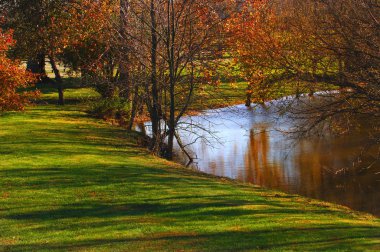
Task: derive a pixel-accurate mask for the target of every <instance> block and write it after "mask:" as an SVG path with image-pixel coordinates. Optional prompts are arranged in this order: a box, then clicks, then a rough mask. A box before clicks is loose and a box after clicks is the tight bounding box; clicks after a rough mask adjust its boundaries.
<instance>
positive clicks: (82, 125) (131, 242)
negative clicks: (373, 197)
mask: <svg viewBox="0 0 380 252" xmlns="http://www.w3.org/2000/svg"><path fill="white" fill-rule="evenodd" d="M141 141H142V139H141V136H139V135H138V134H137V133H131V132H127V131H125V130H123V129H121V128H117V127H112V126H110V125H107V124H106V123H103V122H100V121H97V120H94V119H90V118H88V117H87V115H86V114H85V113H84V112H82V111H80V110H78V109H77V107H76V106H66V107H64V108H61V107H56V106H53V105H47V106H36V107H34V108H31V109H30V110H28V111H27V112H22V113H7V114H5V115H3V116H1V117H0V251H182V250H185V251H241V250H244V251H246V250H258V249H264V250H274V251H283V250H298V251H310V250H313V251H316V250H350V251H351V250H378V249H380V221H379V219H376V218H374V217H372V216H370V215H366V214H360V213H356V212H353V211H351V210H349V209H347V208H344V207H340V206H337V205H333V204H329V203H321V202H319V201H316V200H310V199H306V198H303V197H298V196H294V195H287V194H284V193H279V192H274V191H268V190H265V189H261V188H257V187H253V186H247V185H242V184H239V183H237V182H232V181H230V180H227V179H218V178H214V177H212V176H207V175H202V174H198V173H195V172H192V171H190V170H187V169H185V168H183V167H181V166H180V165H176V164H173V163H170V162H168V161H164V160H161V159H159V158H156V157H153V156H152V155H150V154H149V153H148V152H147V151H146V150H145V149H143V148H141V147H139V146H140V145H139V144H140V142H141Z"/></svg>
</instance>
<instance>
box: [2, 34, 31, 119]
mask: <svg viewBox="0 0 380 252" xmlns="http://www.w3.org/2000/svg"><path fill="white" fill-rule="evenodd" d="M14 43H15V41H14V40H13V38H12V33H11V32H6V33H4V32H3V31H2V30H0V112H3V111H9V110H23V109H24V107H25V105H27V104H28V103H29V101H30V99H31V98H34V97H36V95H38V93H37V92H27V91H19V90H20V89H21V88H26V87H28V86H30V84H31V83H32V82H33V81H34V80H35V76H34V75H32V74H31V73H29V72H27V71H26V70H24V69H22V68H20V62H19V61H16V60H12V59H9V58H8V57H7V52H8V50H9V48H10V47H11V46H12V45H14Z"/></svg>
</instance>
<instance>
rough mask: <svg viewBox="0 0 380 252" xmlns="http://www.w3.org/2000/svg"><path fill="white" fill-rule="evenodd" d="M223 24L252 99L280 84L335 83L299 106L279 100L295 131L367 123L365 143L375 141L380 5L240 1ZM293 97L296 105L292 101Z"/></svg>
mask: <svg viewBox="0 0 380 252" xmlns="http://www.w3.org/2000/svg"><path fill="white" fill-rule="evenodd" d="M242 6H243V7H242V10H241V12H240V13H238V14H237V15H236V16H234V18H233V19H232V20H231V22H230V23H229V26H228V28H230V29H229V30H230V31H231V32H232V33H233V34H235V35H236V37H235V40H236V41H237V42H236V43H232V48H234V55H235V56H236V58H237V61H238V63H239V64H240V66H241V68H242V72H243V76H244V77H245V78H246V79H247V80H248V81H249V83H250V86H249V88H248V95H247V97H248V99H247V105H250V103H251V99H250V98H253V99H256V100H253V101H255V102H260V101H261V102H262V101H265V100H268V99H270V97H271V92H273V91H277V90H278V89H279V88H284V87H286V88H289V87H292V88H293V89H294V90H295V92H296V93H297V90H299V86H300V85H303V86H306V87H308V89H309V91H308V92H310V93H311V94H312V93H313V92H314V91H315V90H316V89H317V87H316V86H317V85H318V89H320V90H321V89H322V90H323V89H331V88H335V89H337V90H339V93H338V94H336V93H335V94H334V93H328V94H326V95H324V97H321V99H318V100H317V101H316V100H313V101H310V102H306V103H305V102H303V104H302V106H299V103H298V105H297V106H288V105H289V104H286V105H287V106H285V107H284V110H283V111H284V112H287V113H289V115H290V116H291V117H293V118H294V119H295V122H296V123H297V125H298V127H297V130H296V133H297V134H301V135H304V134H313V133H319V131H320V130H323V129H326V127H329V128H330V129H333V130H334V132H336V133H339V134H340V133H347V132H350V131H351V130H354V129H357V128H360V127H361V124H362V123H361V119H362V118H363V117H369V118H371V120H369V121H368V120H365V121H366V123H365V124H366V125H365V127H367V129H369V135H370V136H369V139H368V141H367V142H368V145H369V146H373V145H378V144H379V143H380V132H379V128H378V123H379V119H380V89H379V82H380V71H379V69H380V55H379V52H380V50H379V44H380V36H379V35H380V34H379V32H378V31H379V20H378V17H379V16H380V6H379V4H378V2H377V1H371V0H361V1H356V0H343V1H333V0H327V1H322V0H318V1H311V0H306V1H304V0H302V1H301V0H286V1H279V0H265V1H255V0H252V1H245V2H244V4H243V5H242ZM294 104H297V102H295V103H294Z"/></svg>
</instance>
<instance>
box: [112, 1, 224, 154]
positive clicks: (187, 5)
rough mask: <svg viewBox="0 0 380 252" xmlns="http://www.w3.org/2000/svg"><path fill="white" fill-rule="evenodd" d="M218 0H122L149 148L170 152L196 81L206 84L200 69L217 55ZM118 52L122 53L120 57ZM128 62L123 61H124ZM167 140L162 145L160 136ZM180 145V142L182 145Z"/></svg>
mask: <svg viewBox="0 0 380 252" xmlns="http://www.w3.org/2000/svg"><path fill="white" fill-rule="evenodd" d="M222 2H223V1H207V2H206V1H169V0H168V1H157V0H149V1H143V0H136V1H128V4H127V5H125V6H126V9H125V10H124V11H122V12H121V13H123V14H124V15H126V16H125V17H124V20H126V21H125V22H123V23H124V25H125V28H124V29H122V30H123V32H122V33H118V35H121V39H120V38H119V41H123V47H124V48H125V49H126V50H125V52H127V53H128V57H125V58H126V59H128V61H130V62H133V64H129V66H130V67H129V68H128V69H129V73H130V76H131V77H132V76H136V75H135V74H134V73H136V72H137V71H138V72H140V75H139V78H138V79H134V81H133V82H134V83H132V86H140V87H141V88H142V89H143V90H144V94H145V96H144V100H145V104H146V107H147V109H148V111H149V115H150V119H151V122H152V136H153V141H152V146H151V148H152V150H153V151H154V152H155V153H157V154H159V153H161V152H162V150H163V149H165V151H164V152H165V154H164V155H165V156H166V157H167V158H169V159H171V158H172V156H173V144H174V140H175V138H177V140H178V142H179V143H181V141H180V139H178V138H179V136H178V134H177V133H176V131H177V128H178V125H179V122H180V119H181V117H182V116H183V115H184V114H185V112H186V111H187V109H188V107H189V105H190V103H191V101H192V97H193V93H194V89H195V88H196V86H197V85H202V84H207V83H208V82H209V79H208V78H206V76H205V72H206V69H207V67H208V66H207V65H208V64H209V63H211V62H212V60H213V59H216V58H218V57H219V56H221V55H222V53H223V52H222V51H221V50H218V49H219V47H217V42H218V39H219V38H220V35H221V34H222V33H221V28H222V23H223V21H224V20H225V17H222V16H221V15H220V13H219V11H220V9H218V8H217V7H218V6H220V3H222ZM120 58H122V57H120ZM126 64H128V62H126ZM165 140H167V145H166V146H165V148H164V142H165ZM182 147H183V146H182Z"/></svg>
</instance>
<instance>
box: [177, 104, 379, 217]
mask: <svg viewBox="0 0 380 252" xmlns="http://www.w3.org/2000/svg"><path fill="white" fill-rule="evenodd" d="M271 106H272V105H268V106H266V107H263V106H256V107H255V108H246V107H245V106H244V105H238V106H234V107H229V108H224V109H219V110H209V111H205V112H204V113H203V114H202V115H200V116H192V117H187V118H185V119H184V120H183V121H182V128H183V129H182V130H181V131H180V135H181V137H182V140H183V142H184V143H186V144H190V143H192V144H191V145H189V146H188V147H187V148H188V149H189V150H190V152H191V153H192V155H194V156H196V159H195V161H194V163H193V164H192V165H191V166H192V167H193V168H195V169H198V170H200V171H202V172H206V173H209V174H214V175H217V176H224V177H229V178H232V179H236V180H239V181H242V182H246V183H252V184H255V185H260V186H262V187H265V188H272V189H277V190H281V191H284V192H288V193H295V194H300V195H303V196H307V197H310V198H316V199H321V200H324V201H329V202H333V203H338V204H341V205H345V206H348V207H350V208H352V209H355V210H359V211H365V212H369V213H372V214H375V215H377V216H380V190H379V189H380V163H379V162H377V163H374V164H372V161H373V160H374V158H373V157H371V155H370V154H368V156H367V157H366V158H365V159H364V160H363V162H362V163H360V164H357V163H356V162H355V161H356V160H357V157H358V155H359V152H360V149H359V147H360V146H361V145H363V144H364V143H365V140H366V134H365V132H364V133H355V134H350V135H349V136H343V137H342V136H341V137H337V136H332V135H330V134H327V133H326V135H325V136H322V137H315V138H303V139H300V140H294V139H292V138H290V137H289V134H286V133H283V131H286V130H289V128H290V127H292V126H291V122H290V120H287V118H286V117H279V116H278V114H277V112H276V110H275V109H273V108H271ZM194 125H198V126H194ZM204 130H207V131H208V132H207V133H206V132H205V131H204ZM194 132H195V133H196V135H194ZM210 133H211V135H210ZM203 137H205V138H203ZM177 153H179V154H178V156H177V159H178V161H180V162H182V163H184V164H186V163H187V162H188V160H187V158H186V157H185V156H184V155H183V154H181V153H180V150H179V148H178V147H177ZM354 164H355V167H356V168H353V165H354ZM369 164H372V166H370V168H368V166H369ZM365 168H367V169H365Z"/></svg>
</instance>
